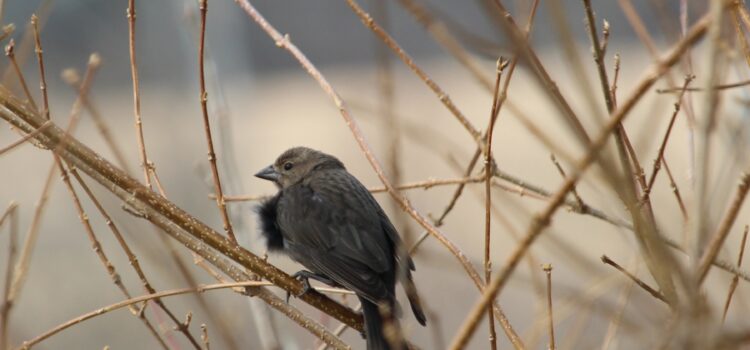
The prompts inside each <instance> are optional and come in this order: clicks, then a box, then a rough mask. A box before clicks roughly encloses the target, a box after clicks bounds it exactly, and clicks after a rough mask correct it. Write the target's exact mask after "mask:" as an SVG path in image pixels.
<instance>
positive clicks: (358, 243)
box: [255, 147, 427, 350]
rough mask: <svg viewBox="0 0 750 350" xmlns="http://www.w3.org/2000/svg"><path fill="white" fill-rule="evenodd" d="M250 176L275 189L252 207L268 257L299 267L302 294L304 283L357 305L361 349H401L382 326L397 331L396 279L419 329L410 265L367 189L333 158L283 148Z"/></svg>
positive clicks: (419, 309)
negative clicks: (349, 296)
mask: <svg viewBox="0 0 750 350" xmlns="http://www.w3.org/2000/svg"><path fill="white" fill-rule="evenodd" d="M255 176H256V177H258V178H261V179H264V180H268V181H271V182H273V183H274V184H275V185H276V187H277V188H278V192H277V193H276V194H275V195H274V196H272V197H270V198H269V199H267V200H265V201H263V202H262V203H261V204H260V205H259V206H258V207H257V213H258V217H259V226H260V231H261V234H262V236H263V237H264V238H265V241H266V244H267V248H268V251H269V252H280V253H283V254H286V255H288V256H289V257H291V258H292V260H295V261H296V262H298V263H300V264H301V265H303V266H304V267H305V268H306V269H307V270H302V271H299V272H297V273H295V274H294V277H296V278H298V279H299V280H301V281H302V283H303V286H304V290H303V293H302V294H304V293H305V292H306V291H308V290H309V288H310V285H309V281H308V280H309V279H315V280H318V281H321V282H323V283H326V284H328V285H331V286H336V287H343V288H346V289H349V290H351V291H353V292H354V293H355V294H356V295H357V297H358V298H359V300H360V302H361V305H362V313H363V317H364V321H365V332H364V336H365V338H366V342H367V349H368V350H396V349H406V343H405V342H404V341H403V339H401V340H394V339H393V337H392V336H391V337H388V336H386V333H388V332H385V333H384V329H385V327H384V325H385V323H384V321H386V322H388V323H389V324H391V325H395V326H396V327H398V320H397V318H396V316H397V315H398V313H399V312H400V311H399V310H400V309H399V306H398V302H397V301H396V296H395V285H396V282H397V281H400V282H401V284H402V286H403V288H404V290H405V292H406V295H407V297H408V299H409V302H410V304H411V309H412V312H413V313H414V316H415V318H416V319H417V321H418V322H419V323H420V324H421V325H422V326H425V325H426V323H427V321H426V317H425V314H424V311H423V309H422V305H421V301H420V299H419V296H418V294H417V290H416V286H415V284H414V281H413V279H412V274H411V273H412V271H414V270H415V266H414V262H413V261H412V259H411V258H410V257H409V256H408V254H406V252H405V250H404V249H403V246H402V245H403V243H402V242H401V238H400V236H399V233H398V231H397V230H396V228H395V227H394V226H393V224H392V223H391V221H390V220H389V219H388V216H387V215H386V214H385V211H383V208H381V207H380V205H379V204H378V202H377V201H376V200H375V198H374V197H373V196H372V194H370V192H369V191H368V190H367V188H366V187H365V186H364V185H362V183H361V182H360V181H359V180H357V178H356V177H354V176H353V175H352V174H350V173H349V172H348V171H347V170H346V168H345V167H344V164H343V163H342V162H341V161H340V160H339V159H337V158H336V157H334V156H332V155H329V154H326V153H323V152H320V151H317V150H314V149H311V148H307V147H294V148H290V149H288V150H287V151H285V152H283V153H282V154H281V155H280V156H279V157H278V158H277V159H276V161H275V162H274V163H273V164H271V165H269V166H268V167H266V168H263V169H262V170H261V171H259V172H258V173H257V174H255ZM399 252H402V253H399ZM384 316H385V317H384ZM388 334H391V333H388ZM389 340H390V341H389Z"/></svg>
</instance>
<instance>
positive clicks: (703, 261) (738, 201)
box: [696, 173, 750, 285]
mask: <svg viewBox="0 0 750 350" xmlns="http://www.w3.org/2000/svg"><path fill="white" fill-rule="evenodd" d="M749 190H750V173H745V174H742V177H741V178H740V183H739V185H738V186H737V192H736V193H735V195H734V199H733V200H732V202H731V204H730V205H729V209H728V210H727V212H726V214H725V215H724V218H723V219H722V220H721V223H720V224H719V227H718V228H717V230H716V232H715V233H714V234H713V235H712V237H711V240H710V242H709V243H708V246H707V247H706V248H705V253H703V255H702V256H701V258H700V262H699V263H698V270H697V271H696V273H697V276H698V284H699V285H700V284H701V283H702V282H703V281H704V280H705V279H706V275H708V271H709V269H710V268H711V262H712V261H713V260H714V259H716V257H717V256H718V255H719V250H721V247H722V246H723V245H724V240H726V238H727V236H728V235H729V231H730V230H731V229H732V226H733V225H734V222H735V220H736V219H737V215H738V214H739V212H740V209H742V203H744V201H745V197H747V192H748V191H749Z"/></svg>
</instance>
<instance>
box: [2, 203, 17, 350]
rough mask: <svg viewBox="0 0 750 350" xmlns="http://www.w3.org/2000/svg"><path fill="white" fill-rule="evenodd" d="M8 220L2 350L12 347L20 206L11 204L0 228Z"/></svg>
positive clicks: (3, 216) (6, 210)
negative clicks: (12, 289)
mask: <svg viewBox="0 0 750 350" xmlns="http://www.w3.org/2000/svg"><path fill="white" fill-rule="evenodd" d="M7 218H10V225H9V226H10V228H9V230H8V231H9V237H8V257H7V260H6V262H5V279H4V281H5V283H3V299H2V305H0V349H7V348H8V345H10V339H9V338H8V322H9V321H10V318H9V315H10V308H11V305H12V300H11V299H10V298H9V297H10V286H11V282H12V280H13V264H14V263H15V259H16V250H17V245H18V244H17V243H16V242H17V241H18V204H17V203H16V202H11V203H10V204H9V205H8V207H7V208H6V209H5V212H4V213H3V215H2V216H1V217H0V227H2V226H3V223H4V222H5V220H6V219H7Z"/></svg>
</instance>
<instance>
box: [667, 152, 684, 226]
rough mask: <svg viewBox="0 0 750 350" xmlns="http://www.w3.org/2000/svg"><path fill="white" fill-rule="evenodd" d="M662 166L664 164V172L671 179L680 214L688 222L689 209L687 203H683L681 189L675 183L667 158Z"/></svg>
mask: <svg viewBox="0 0 750 350" xmlns="http://www.w3.org/2000/svg"><path fill="white" fill-rule="evenodd" d="M661 162H662V164H664V170H666V171H667V178H669V187H670V188H672V193H674V196H675V199H676V200H677V205H679V207H680V212H681V213H682V218H683V219H684V220H687V218H688V216H687V209H685V203H684V202H683V201H682V196H681V195H680V188H679V187H677V183H676V182H675V181H674V177H673V176H672V170H670V169H669V164H668V163H667V158H663V157H662V159H661Z"/></svg>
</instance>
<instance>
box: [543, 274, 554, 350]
mask: <svg viewBox="0 0 750 350" xmlns="http://www.w3.org/2000/svg"><path fill="white" fill-rule="evenodd" d="M542 270H544V273H545V274H546V275H547V322H548V324H547V326H548V330H549V349H550V350H555V321H554V319H553V318H552V265H550V264H544V265H542Z"/></svg>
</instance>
